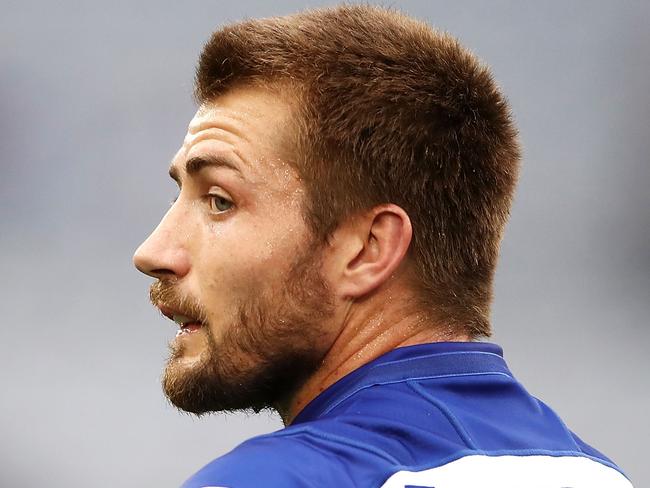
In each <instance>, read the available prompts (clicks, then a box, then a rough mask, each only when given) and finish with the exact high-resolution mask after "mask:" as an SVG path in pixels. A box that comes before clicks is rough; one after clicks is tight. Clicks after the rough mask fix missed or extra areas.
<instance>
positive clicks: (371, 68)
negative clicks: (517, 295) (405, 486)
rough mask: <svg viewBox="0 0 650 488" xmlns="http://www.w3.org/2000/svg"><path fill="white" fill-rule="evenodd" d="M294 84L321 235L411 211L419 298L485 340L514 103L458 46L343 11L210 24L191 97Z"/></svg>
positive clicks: (512, 155) (381, 17)
mask: <svg viewBox="0 0 650 488" xmlns="http://www.w3.org/2000/svg"><path fill="white" fill-rule="evenodd" d="M247 82H248V83H256V82H263V83H271V84H277V86H280V85H282V84H285V85H289V86H291V87H292V91H293V94H294V95H295V101H294V103H293V105H294V106H295V107H294V108H295V109H296V114H297V122H296V128H297V129H298V130H296V131H295V137H296V140H295V141H294V143H295V144H294V145H295V152H296V154H297V157H296V161H297V163H296V166H297V169H298V171H299V172H300V174H301V176H302V177H303V178H304V181H305V186H306V191H307V195H308V198H307V203H306V208H305V212H306V217H307V220H308V222H309V223H310V226H311V227H312V229H313V231H314V232H315V233H316V235H318V236H320V237H322V238H324V239H326V238H327V236H329V235H331V232H332V231H333V230H334V229H336V227H337V226H338V224H339V223H340V222H342V220H343V219H345V218H346V217H348V216H350V215H352V214H354V213H356V212H359V211H362V210H363V209H367V208H370V207H372V206H374V205H377V204H380V203H387V202H390V203H394V204H397V205H399V206H400V207H402V208H403V209H404V210H405V211H406V212H407V213H408V215H409V217H410V219H411V222H412V226H413V241H412V243H411V247H410V249H409V260H408V261H409V265H410V266H411V269H412V271H413V273H414V276H415V279H414V290H415V293H414V297H413V298H414V300H415V303H416V304H417V306H418V307H419V308H420V309H421V310H422V311H424V312H427V313H430V314H431V316H432V317H435V319H436V321H439V322H442V323H444V324H446V325H447V326H448V327H449V328H452V329H453V330H455V331H458V332H466V333H468V334H470V335H471V336H472V337H476V336H489V335H490V321H489V308H490V302H491V297H492V279H493V275H494V269H495V265H496V260H497V255H498V250H499V243H500V240H501V235H502V231H503V228H504V225H505V223H506V220H507V218H508V214H509V209H510V204H511V199H512V194H513V190H514V186H515V183H516V179H517V174H518V166H519V157H520V154H519V146H518V142H517V132H516V129H515V127H514V125H513V122H512V118H511V115H510V110H509V108H508V105H507V103H506V101H505V99H504V97H503V96H502V95H501V93H500V92H499V90H498V87H497V86H496V84H495V82H494V81H493V79H492V76H491V74H490V72H489V70H488V68H487V67H486V66H484V65H482V64H481V63H480V62H479V61H478V60H477V58H476V57H475V56H473V55H472V54H471V53H470V52H468V51H467V50H466V49H465V48H463V47H462V46H461V45H460V44H459V43H458V41H457V40H455V39H454V38H452V37H450V36H449V35H447V34H444V33H441V32H438V31H435V30H433V29H432V28H430V27H429V26H428V25H426V24H424V23H422V22H419V21H417V20H414V19H412V18H409V17H407V16H404V15H402V14H400V13H398V12H395V11H392V10H386V9H383V8H378V7H371V6H339V7H335V8H326V9H319V10H312V11H306V12H303V13H298V14H295V15H291V16H287V17H277V18H269V19H260V20H248V21H244V22H241V23H237V24H233V25H228V26H226V27H223V28H221V29H220V30H218V31H217V32H215V33H214V34H213V35H212V37H211V39H210V40H209V41H208V42H207V44H206V46H205V47H204V49H203V52H202V53H201V56H200V59H199V64H198V67H197V74H196V87H195V95H196V98H197V100H198V101H199V102H200V103H204V102H209V101H210V100H212V99H213V98H214V97H216V96H217V95H219V94H220V93H222V92H224V91H225V90H227V89H228V88H229V87H231V86H232V85H233V84H237V83H247Z"/></svg>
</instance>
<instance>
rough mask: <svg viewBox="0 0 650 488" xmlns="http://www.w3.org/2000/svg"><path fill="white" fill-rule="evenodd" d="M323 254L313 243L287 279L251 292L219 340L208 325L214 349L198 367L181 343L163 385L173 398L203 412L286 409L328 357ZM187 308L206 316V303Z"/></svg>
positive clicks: (183, 406) (173, 353) (209, 343)
mask: <svg viewBox="0 0 650 488" xmlns="http://www.w3.org/2000/svg"><path fill="white" fill-rule="evenodd" d="M320 256H321V253H320V250H319V249H318V248H317V247H316V246H314V245H311V246H308V247H307V249H306V250H305V251H304V252H303V253H302V254H300V255H299V256H298V257H297V259H296V260H295V261H294V263H293V265H292V266H291V268H290V271H289V272H288V274H287V277H286V279H285V280H284V282H281V283H278V284H275V285H269V284H267V285H265V286H263V287H261V288H262V289H260V290H251V292H250V293H249V295H248V299H247V300H246V301H245V302H244V303H240V304H239V307H238V314H237V319H236V320H233V322H232V323H230V324H228V325H226V326H224V327H223V333H222V334H221V335H220V336H219V338H216V337H215V335H214V333H213V331H212V329H211V328H210V327H209V326H208V324H207V323H206V324H205V325H204V326H203V327H202V331H203V333H204V334H205V340H206V343H207V345H206V349H205V350H204V351H203V353H202V354H201V357H200V359H199V360H198V361H197V362H196V363H194V364H192V365H187V364H185V363H184V362H183V361H182V357H183V346H182V342H181V341H176V342H174V343H173V345H172V348H171V356H170V359H169V361H168V363H167V367H166V369H165V373H164V375H163V380H162V384H163V390H164V392H165V395H166V396H167V398H168V399H169V401H170V402H171V403H172V404H173V405H174V406H176V407H177V408H179V409H181V410H184V411H186V412H190V413H194V414H196V415H202V414H205V413H208V412H220V411H234V410H245V409H252V410H254V411H260V410H263V409H265V408H273V409H276V410H281V409H282V408H283V406H284V405H286V403H287V402H288V400H289V399H290V397H291V396H292V394H293V393H294V392H295V391H296V390H297V389H298V388H299V387H300V386H301V385H302V384H303V383H304V381H305V380H306V379H307V378H308V377H309V376H311V374H313V373H314V372H315V371H316V370H317V369H318V367H319V365H320V364H321V362H322V360H323V357H324V354H325V352H326V350H324V345H325V344H326V342H327V341H326V340H324V338H325V336H326V331H325V329H324V324H325V323H326V321H327V319H328V318H330V317H331V316H332V314H333V306H332V299H331V294H330V291H329V289H328V288H327V285H326V283H325V281H324V280H323V278H322V276H321V273H320V267H321V261H320ZM156 285H157V286H159V287H164V285H162V284H161V283H157V284H156ZM185 305H186V306H188V307H189V308H190V309H193V310H194V311H195V312H196V313H197V314H199V315H201V316H205V315H206V314H205V313H204V311H203V310H202V309H201V307H200V305H199V304H196V303H191V302H190V301H189V300H187V299H185ZM197 316H198V315H197Z"/></svg>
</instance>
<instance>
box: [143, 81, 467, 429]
mask: <svg viewBox="0 0 650 488" xmlns="http://www.w3.org/2000/svg"><path fill="white" fill-rule="evenodd" d="M292 117H293V114H292V112H291V109H290V106H289V105H288V104H287V103H286V102H284V101H283V99H282V97H278V96H277V93H271V92H270V91H269V90H268V89H264V88H260V87H251V86H240V87H236V88H233V89H231V90H229V91H228V92H227V93H225V94H224V95H221V96H220V97H218V98H217V99H216V100H214V101H213V102H211V103H210V104H209V105H204V106H202V107H201V108H200V109H199V111H198V112H197V114H196V116H195V117H194V119H193V120H192V121H191V123H190V125H189V128H188V133H187V136H186V137H185V140H184V142H183V145H182V147H181V148H180V149H179V151H178V153H177V155H176V156H175V158H174V160H173V162H172V166H171V168H170V174H171V175H172V177H173V178H174V179H175V180H177V182H178V183H179V186H181V189H180V193H179V196H178V199H177V200H176V201H175V203H174V204H173V206H172V207H171V208H170V209H169V211H168V212H167V214H166V215H165V217H164V218H163V219H162V221H161V222H160V224H159V226H158V227H157V228H156V229H155V230H154V232H153V233H152V234H151V236H149V238H148V239H147V240H146V241H145V242H144V243H143V244H142V245H141V246H140V247H139V248H138V250H137V251H136V253H135V256H134V263H135V265H136V267H137V268H138V269H139V270H140V271H142V272H143V273H146V274H148V275H150V276H152V277H154V278H157V279H158V280H161V281H162V280H165V281H168V282H173V284H174V287H175V289H176V291H177V292H178V294H179V296H185V297H188V298H191V300H192V302H194V303H196V304H198V305H199V306H200V308H201V310H202V314H201V315H202V317H201V319H202V323H201V324H198V323H197V324H195V325H196V326H195V327H191V332H188V333H184V334H179V336H177V337H176V339H175V341H176V342H177V343H181V344H182V345H183V347H182V348H179V349H180V350H182V357H180V358H178V359H177V362H176V363H175V367H174V371H175V374H181V375H182V374H183V371H189V370H190V369H191V368H196V367H198V366H197V365H199V364H200V360H201V358H202V355H204V353H205V352H206V350H207V349H208V347H207V346H208V341H209V340H213V341H214V342H215V345H216V349H217V350H219V346H221V347H222V348H223V347H225V346H224V343H223V341H222V338H223V336H224V331H226V330H237V329H232V327H234V326H235V325H234V324H237V320H238V310H239V309H238V306H239V305H240V304H241V303H244V302H246V301H247V300H248V301H250V300H251V299H253V300H254V299H255V297H256V296H259V295H260V294H263V293H266V294H267V295H269V294H270V295H271V296H273V292H274V291H277V290H280V289H283V288H284V287H286V284H287V283H286V280H287V276H290V263H292V261H293V259H294V258H295V256H296V255H298V254H300V251H301V250H304V249H306V246H307V245H308V243H309V242H310V236H311V232H310V230H309V228H308V226H307V224H306V222H305V221H304V218H303V215H302V204H303V199H304V198H305V192H304V186H303V183H302V181H301V179H300V176H299V174H298V172H297V171H296V170H295V169H294V168H293V166H292V165H290V164H288V162H287V161H288V159H289V158H290V157H291V152H290V151H289V150H287V147H286V138H284V137H283V131H285V130H288V127H290V126H291V119H292ZM197 160H203V161H205V160H208V161H211V163H209V164H205V163H200V162H199V163H198V165H197ZM215 161H217V163H216V164H214V162H215ZM224 162H225V163H227V164H224ZM188 163H189V164H188ZM229 166H233V167H234V168H235V169H233V168H231V167H229ZM411 237H412V229H411V222H410V219H409V217H408V215H407V214H406V212H404V210H403V209H401V208H400V207H398V206H396V205H394V204H390V203H387V204H384V205H380V206H377V207H374V208H372V209H368V210H367V212H365V213H363V214H362V215H357V216H354V217H353V218H350V219H348V220H347V221H345V222H344V223H342V224H341V225H340V226H339V228H337V229H336V230H335V232H334V234H333V236H332V237H331V239H330V240H329V241H328V243H327V244H326V245H324V247H323V254H322V260H321V268H322V269H320V270H318V271H319V272H320V276H321V277H322V280H323V281H324V282H325V283H326V285H327V289H328V291H329V293H330V294H331V296H329V297H327V298H328V299H329V301H331V304H332V313H331V314H328V315H327V316H326V317H325V318H323V319H318V318H315V319H314V323H313V324H310V326H311V327H313V328H314V330H316V331H317V332H318V336H317V337H318V341H317V343H315V344H314V350H313V357H314V358H315V359H316V360H317V361H318V364H319V367H318V369H317V370H316V371H315V372H314V373H313V374H311V376H309V377H308V378H307V379H306V380H305V382H304V383H302V384H301V386H300V387H299V388H298V389H297V390H294V391H293V392H292V393H291V395H290V397H289V398H284V399H282V400H281V401H280V402H279V403H278V402H276V403H275V404H274V407H275V408H276V409H277V410H278V412H279V413H280V415H281V416H282V419H283V421H284V423H285V424H287V425H288V424H290V423H291V422H292V421H293V419H294V418H295V417H296V415H297V414H298V413H299V412H300V411H301V410H302V409H303V408H304V407H305V405H307V404H308V403H309V402H310V401H311V400H313V399H314V398H315V397H316V396H317V395H318V394H319V393H321V392H322V391H323V390H325V389H326V388H327V387H329V386H330V385H332V384H333V383H334V382H336V381H337V380H339V379H340V378H342V377H343V376H345V375H346V374H348V373H350V372H351V371H353V370H355V369H357V368H358V367H360V366H362V365H363V364H365V363H367V362H369V361H372V360H373V359H375V358H377V357H379V356H380V355H382V354H384V353H386V352H388V351H391V350H392V349H395V348H397V347H401V346H407V345H413V344H421V343H427V342H437V341H443V340H444V341H467V340H469V338H468V337H466V336H459V335H454V334H453V333H451V332H450V331H449V330H448V329H446V328H445V327H444V326H442V325H440V324H434V323H432V321H431V319H430V318H429V317H427V316H425V315H424V314H422V313H419V312H418V311H417V310H415V309H414V308H413V306H412V305H411V304H410V302H411V301H410V300H409V297H410V296H411V291H410V289H409V285H408V279H407V275H408V273H407V269H408V263H407V259H406V254H407V251H408V248H409V245H410V242H411ZM278 296H280V295H278ZM162 305H164V304H162ZM161 311H163V313H164V314H165V315H167V316H170V317H171V316H172V315H173V314H174V312H179V311H178V310H176V311H175V310H167V309H165V308H164V307H161ZM193 319H197V317H194V318H193ZM290 325H291V324H289V326H290ZM207 328H209V332H210V333H209V334H208V333H207V332H206V331H207ZM253 332H255V331H253ZM294 333H295V334H296V335H293V334H294ZM294 333H292V334H291V336H292V337H299V336H298V335H299V334H302V333H303V331H301V330H295V331H294ZM209 337H211V338H212V339H209ZM263 346H264V347H266V348H273V347H278V348H279V347H281V344H280V343H278V344H275V345H274V344H266V343H265V344H263ZM221 351H222V353H223V354H222V356H223V357H221V356H220V359H219V360H222V361H232V363H233V364H236V365H248V364H254V363H255V356H254V355H251V352H250V350H249V351H245V350H238V349H236V347H234V346H231V347H230V349H227V350H226V351H224V350H223V349H221ZM226 353H227V354H226ZM238 367H239V366H238ZM233 381H234V382H235V383H234V384H235V385H236V384H237V383H236V381H237V378H233Z"/></svg>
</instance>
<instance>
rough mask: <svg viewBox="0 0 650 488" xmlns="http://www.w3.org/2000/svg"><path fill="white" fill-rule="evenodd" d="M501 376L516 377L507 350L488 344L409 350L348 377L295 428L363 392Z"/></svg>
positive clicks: (310, 405) (426, 346)
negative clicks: (420, 381)
mask: <svg viewBox="0 0 650 488" xmlns="http://www.w3.org/2000/svg"><path fill="white" fill-rule="evenodd" d="M486 373H501V374H506V375H508V376H512V374H511V373H510V371H509V370H508V367H507V365H506V363H505V361H504V359H503V350H502V349H501V347H499V346H497V345H496V344H491V343H487V342H435V343H430V344H417V345H414V346H405V347H400V348H397V349H393V350H392V351H389V352H387V353H386V354H383V355H382V356H379V357H378V358H376V359H375V360H373V361H371V362H369V363H367V364H365V365H363V366H361V367H360V368H358V369H356V370H355V371H352V372H351V373H349V374H347V375H346V376H344V377H343V378H341V379H340V380H338V381H337V382H335V383H334V384H333V385H331V386H330V387H329V388H327V389H326V390H325V391H323V392H322V393H321V394H320V395H318V396H317V397H316V398H314V399H313V400H312V401H311V402H310V403H308V404H307V406H306V407H305V408H304V409H303V410H302V411H301V412H300V413H299V414H298V415H297V416H296V418H295V419H294V421H293V422H292V423H291V425H297V424H300V423H303V422H308V421H311V420H316V419H317V418H319V417H321V416H323V415H326V414H327V413H328V412H329V411H330V410H332V409H333V408H335V407H336V406H337V405H338V404H339V403H341V402H342V401H344V400H345V399H346V398H348V397H350V396H351V395H353V394H354V393H355V392H357V391H359V390H360V389H363V388H367V387H369V386H373V385H382V384H389V383H396V382H400V381H405V380H409V379H418V378H434V377H449V376H465V375H472V374H486Z"/></svg>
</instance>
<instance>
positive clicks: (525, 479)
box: [381, 455, 633, 488]
mask: <svg viewBox="0 0 650 488" xmlns="http://www.w3.org/2000/svg"><path fill="white" fill-rule="evenodd" d="M407 486H412V487H429V488H477V487H480V488H524V487H525V488H633V487H632V483H630V482H629V480H628V479H627V478H626V477H625V476H623V475H622V474H621V473H619V472H618V471H616V470H615V469H613V468H610V467H609V466H606V465H604V464H601V463H599V462H597V461H594V460H592V459H590V458H586V457H578V456H561V457H554V456H537V455H536V456H484V455H472V456H466V457H463V458H460V459H457V460H456V461H452V462H450V463H447V464H445V465H443V466H439V467H437V468H433V469H427V470H424V471H398V472H397V473H395V474H393V475H392V476H391V477H390V478H388V480H386V482H385V483H384V484H383V485H382V486H381V488H405V487H407Z"/></svg>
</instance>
